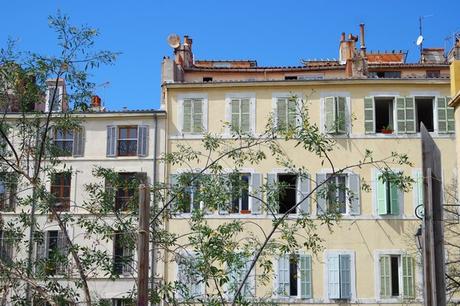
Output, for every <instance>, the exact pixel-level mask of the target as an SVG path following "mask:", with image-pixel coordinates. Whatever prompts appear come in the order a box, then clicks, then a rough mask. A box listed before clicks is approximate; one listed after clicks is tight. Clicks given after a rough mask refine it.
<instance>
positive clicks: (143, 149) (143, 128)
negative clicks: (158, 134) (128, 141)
mask: <svg viewBox="0 0 460 306" xmlns="http://www.w3.org/2000/svg"><path fill="white" fill-rule="evenodd" d="M148 148H149V126H148V125H139V126H138V127H137V155H138V156H147V155H148Z"/></svg>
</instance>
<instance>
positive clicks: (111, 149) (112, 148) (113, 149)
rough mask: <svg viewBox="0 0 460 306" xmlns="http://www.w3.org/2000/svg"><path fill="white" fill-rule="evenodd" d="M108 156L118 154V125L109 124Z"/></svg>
mask: <svg viewBox="0 0 460 306" xmlns="http://www.w3.org/2000/svg"><path fill="white" fill-rule="evenodd" d="M106 155H107V156H108V157H114V156H116V155H117V127H116V126H114V125H109V126H107V154H106Z"/></svg>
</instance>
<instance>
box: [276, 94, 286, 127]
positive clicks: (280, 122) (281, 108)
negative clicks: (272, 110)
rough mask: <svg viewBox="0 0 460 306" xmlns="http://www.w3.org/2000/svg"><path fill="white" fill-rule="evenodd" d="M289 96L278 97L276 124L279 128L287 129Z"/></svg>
mask: <svg viewBox="0 0 460 306" xmlns="http://www.w3.org/2000/svg"><path fill="white" fill-rule="evenodd" d="M287 111H288V108H287V98H278V99H277V101H276V126H277V128H278V130H284V129H286V118H287Z"/></svg>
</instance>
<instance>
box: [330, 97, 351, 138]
mask: <svg viewBox="0 0 460 306" xmlns="http://www.w3.org/2000/svg"><path fill="white" fill-rule="evenodd" d="M347 108H348V107H347V98H346V97H326V98H324V117H325V120H324V122H325V130H326V132H327V133H331V134H344V133H346V132H347V125H348V119H347Z"/></svg>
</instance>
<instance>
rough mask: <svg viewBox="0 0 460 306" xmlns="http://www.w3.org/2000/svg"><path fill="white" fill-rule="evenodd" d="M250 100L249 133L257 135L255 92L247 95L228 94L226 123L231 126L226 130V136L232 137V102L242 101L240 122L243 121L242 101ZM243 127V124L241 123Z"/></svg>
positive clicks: (226, 96) (226, 99)
mask: <svg viewBox="0 0 460 306" xmlns="http://www.w3.org/2000/svg"><path fill="white" fill-rule="evenodd" d="M243 99H248V100H249V130H248V131H247V132H241V133H247V134H251V135H255V133H256V94H255V93H253V92H246V93H228V94H226V95H225V121H226V122H228V123H229V126H227V127H226V128H225V134H226V136H228V137H229V136H230V135H232V129H231V127H230V125H231V122H232V100H240V115H239V117H240V121H241V100H243ZM240 125H241V122H240Z"/></svg>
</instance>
